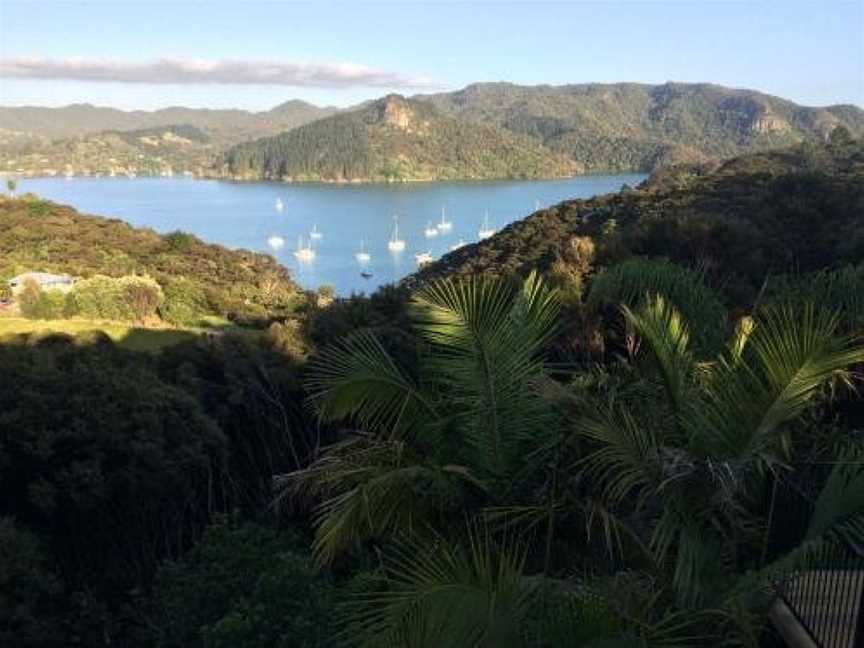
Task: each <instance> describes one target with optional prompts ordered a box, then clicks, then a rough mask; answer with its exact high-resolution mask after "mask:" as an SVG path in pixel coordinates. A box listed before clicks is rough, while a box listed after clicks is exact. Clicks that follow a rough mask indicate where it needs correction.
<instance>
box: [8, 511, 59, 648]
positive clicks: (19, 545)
mask: <svg viewBox="0 0 864 648" xmlns="http://www.w3.org/2000/svg"><path fill="white" fill-rule="evenodd" d="M62 589H63V588H62V586H61V585H60V581H59V579H58V578H57V575H56V574H55V573H54V572H53V570H52V565H51V560H50V558H49V555H48V553H47V552H46V550H45V547H44V545H43V543H42V542H40V540H39V538H38V537H37V536H36V535H35V534H33V533H31V532H30V531H28V530H27V529H25V528H23V527H21V526H19V525H18V524H17V523H16V522H15V521H14V520H12V519H11V518H8V517H4V518H0V645H3V646H20V647H21V648H27V647H30V646H32V647H33V648H36V647H37V646H39V647H44V646H62V645H64V641H63V633H62V631H61V629H60V627H58V626H59V624H58V623H57V621H58V618H57V616H58V612H59V607H60V605H59V604H60V597H61V595H62Z"/></svg>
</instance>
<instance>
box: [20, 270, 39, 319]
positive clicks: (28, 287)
mask: <svg viewBox="0 0 864 648" xmlns="http://www.w3.org/2000/svg"><path fill="white" fill-rule="evenodd" d="M41 295H42V288H41V287H40V286H39V282H38V281H36V280H35V279H27V280H26V281H25V282H24V287H23V288H22V289H21V292H20V293H18V306H19V308H20V309H21V314H22V315H23V316H24V317H35V315H34V313H35V311H36V305H37V304H38V303H39V297H40V296H41Z"/></svg>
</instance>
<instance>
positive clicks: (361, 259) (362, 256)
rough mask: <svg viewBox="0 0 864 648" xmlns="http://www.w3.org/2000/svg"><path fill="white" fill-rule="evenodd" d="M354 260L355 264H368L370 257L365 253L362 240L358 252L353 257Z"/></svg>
mask: <svg viewBox="0 0 864 648" xmlns="http://www.w3.org/2000/svg"><path fill="white" fill-rule="evenodd" d="M354 258H355V259H357V263H369V260H370V259H371V258H372V256H371V255H370V254H369V253H368V252H367V251H366V245H365V243H364V241H363V239H360V251H359V252H358V253H357V254H355V255H354Z"/></svg>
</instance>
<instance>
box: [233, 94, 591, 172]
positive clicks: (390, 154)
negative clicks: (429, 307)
mask: <svg viewBox="0 0 864 648" xmlns="http://www.w3.org/2000/svg"><path fill="white" fill-rule="evenodd" d="M580 170H581V167H579V165H577V164H575V163H574V162H572V161H571V160H569V159H568V158H567V157H566V156H564V155H561V154H559V153H555V152H553V151H550V150H548V149H546V148H544V147H543V146H541V145H539V144H538V143H537V142H535V141H534V140H532V139H531V138H529V137H526V136H524V135H518V134H514V133H511V132H509V131H507V130H505V129H501V128H498V127H495V126H489V125H478V124H470V123H467V122H464V121H462V120H458V119H453V118H451V117H447V116H444V115H442V114H441V113H439V111H438V110H437V109H435V108H434V107H433V106H431V105H430V104H427V103H424V102H422V101H415V100H412V99H404V98H402V97H400V96H398V95H390V96H388V97H385V98H384V99H380V100H378V101H374V102H372V103H369V104H367V105H365V106H363V107H361V108H359V109H357V110H354V111H351V112H345V113H340V114H337V115H334V116H332V117H328V118H326V119H321V120H319V121H316V122H313V123H311V124H307V125H305V126H301V127H300V128H297V129H294V130H292V131H289V132H287V133H283V134H281V135H278V136H276V137H272V138H267V139H262V140H257V141H254V142H249V143H246V144H240V145H238V146H236V147H235V148H233V149H231V150H230V151H228V153H226V155H225V156H224V160H223V165H222V172H224V173H227V174H228V175H230V176H232V177H239V178H247V179H248V178H255V179H257V178H266V179H271V180H299V181H303V180H313V181H343V182H344V181H352V180H353V181H389V180H449V179H496V178H540V177H560V176H568V175H573V174H575V173H577V172H579V171H580Z"/></svg>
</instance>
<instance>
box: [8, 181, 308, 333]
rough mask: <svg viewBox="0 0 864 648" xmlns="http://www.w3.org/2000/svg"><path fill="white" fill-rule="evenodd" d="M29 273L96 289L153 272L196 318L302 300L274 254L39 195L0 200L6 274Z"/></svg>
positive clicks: (250, 313) (281, 309) (270, 311)
mask: <svg viewBox="0 0 864 648" xmlns="http://www.w3.org/2000/svg"><path fill="white" fill-rule="evenodd" d="M28 271H47V272H56V273H65V274H70V275H73V276H75V277H80V278H83V279H87V280H88V281H89V282H90V283H92V284H93V285H92V289H93V292H94V293H97V294H98V293H99V291H103V292H104V290H106V289H107V287H109V286H111V285H112V284H110V282H105V280H104V279H102V280H100V279H99V278H100V277H104V278H112V277H113V278H120V277H129V276H131V275H138V276H149V277H150V278H152V280H155V281H156V282H157V283H158V284H159V288H160V289H161V290H162V291H163V292H164V293H165V299H166V306H167V305H170V304H171V303H172V298H173V299H174V303H175V304H177V305H178V306H182V310H183V312H184V313H188V314H189V318H188V319H190V320H194V319H197V318H200V317H203V316H205V315H207V314H217V315H221V316H225V317H231V318H235V319H241V320H243V319H248V318H265V319H266V318H270V317H273V316H276V315H285V314H286V313H290V312H292V311H293V310H294V309H296V308H297V307H298V306H299V305H300V304H302V302H303V297H302V295H301V293H300V291H299V289H298V287H297V286H296V285H295V284H294V282H293V281H291V279H290V277H289V276H288V271H287V270H286V269H285V268H284V266H282V265H280V264H278V263H277V262H276V261H275V260H274V259H273V258H272V257H269V256H266V255H263V254H256V253H252V252H247V251H243V250H238V251H234V250H229V249H227V248H224V247H221V246H219V245H210V244H206V243H203V242H202V241H200V240H199V239H197V238H195V237H194V236H192V235H190V234H185V233H182V232H176V233H174V234H168V235H159V234H157V233H155V232H154V231H152V230H149V229H138V228H134V227H132V226H130V225H128V224H126V223H124V222H122V221H119V220H115V219H106V218H100V217H97V216H89V215H86V214H80V213H78V212H77V211H75V210H74V209H72V208H70V207H66V206H63V205H58V204H55V203H52V202H48V201H44V200H40V199H38V198H36V197H33V196H25V197H22V198H19V199H8V198H3V199H0V279H3V280H6V279H8V278H10V277H12V276H15V275H17V274H20V273H23V272H28ZM99 281H103V282H104V283H103V284H99ZM127 282H128V283H135V281H134V280H132V279H129V280H127ZM82 284H84V285H88V284H87V282H82ZM178 319H181V320H182V319H186V318H185V317H178Z"/></svg>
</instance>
